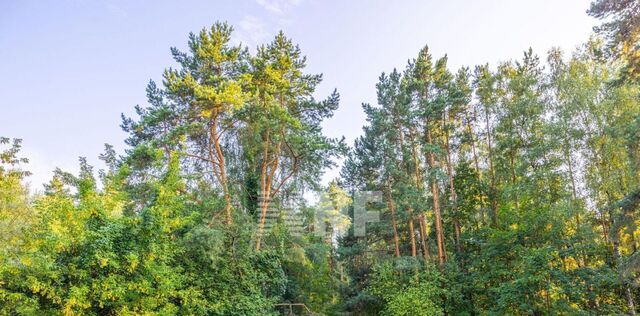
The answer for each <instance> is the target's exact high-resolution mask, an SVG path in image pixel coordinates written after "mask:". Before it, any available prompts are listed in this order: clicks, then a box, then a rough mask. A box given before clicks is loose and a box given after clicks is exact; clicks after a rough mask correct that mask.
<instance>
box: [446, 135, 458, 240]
mask: <svg viewBox="0 0 640 316" xmlns="http://www.w3.org/2000/svg"><path fill="white" fill-rule="evenodd" d="M444 139H445V143H444V146H445V150H446V152H447V159H446V162H447V176H448V178H449V190H450V194H451V202H452V204H453V205H452V206H451V209H452V210H453V230H454V238H455V246H456V251H458V252H461V251H462V245H461V243H460V234H461V232H460V220H459V218H458V217H459V214H458V196H457V194H456V188H455V185H454V184H453V166H452V165H453V161H452V160H451V159H452V158H451V146H450V145H449V130H448V129H445V132H444Z"/></svg>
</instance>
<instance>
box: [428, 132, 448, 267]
mask: <svg viewBox="0 0 640 316" xmlns="http://www.w3.org/2000/svg"><path fill="white" fill-rule="evenodd" d="M426 129H427V144H428V145H429V146H433V139H432V137H431V129H430V128H429V126H428V125H427V126H426ZM427 158H428V161H429V167H430V169H431V172H432V173H433V171H434V170H435V168H436V161H435V155H434V154H433V151H432V150H429V152H428V153H427ZM431 195H432V197H433V211H434V213H435V222H436V242H437V245H438V262H439V263H440V265H442V264H444V262H445V261H446V260H447V254H446V250H445V244H444V243H445V242H444V233H443V229H442V213H441V211H440V192H439V189H438V183H437V181H436V178H435V175H432V177H431Z"/></svg>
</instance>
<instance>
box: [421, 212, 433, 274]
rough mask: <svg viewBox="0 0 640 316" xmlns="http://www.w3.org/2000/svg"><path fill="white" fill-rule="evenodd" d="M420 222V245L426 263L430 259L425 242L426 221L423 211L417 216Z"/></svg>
mask: <svg viewBox="0 0 640 316" xmlns="http://www.w3.org/2000/svg"><path fill="white" fill-rule="evenodd" d="M418 219H419V223H420V245H421V246H422V256H423V257H424V262H425V263H427V262H429V261H431V254H430V253H429V245H428V244H427V222H426V220H425V218H424V213H421V214H420V215H419V216H418Z"/></svg>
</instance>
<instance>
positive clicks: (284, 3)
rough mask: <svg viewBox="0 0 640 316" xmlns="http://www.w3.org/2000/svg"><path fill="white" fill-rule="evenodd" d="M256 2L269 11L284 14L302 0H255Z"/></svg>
mask: <svg viewBox="0 0 640 316" xmlns="http://www.w3.org/2000/svg"><path fill="white" fill-rule="evenodd" d="M256 2H257V3H258V5H260V6H261V7H263V8H264V9H265V10H267V11H269V12H271V13H274V14H277V15H284V14H287V13H288V12H289V11H290V10H291V9H292V8H294V7H296V6H298V5H299V4H300V3H301V2H302V0H256Z"/></svg>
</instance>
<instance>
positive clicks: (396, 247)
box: [386, 182, 400, 258]
mask: <svg viewBox="0 0 640 316" xmlns="http://www.w3.org/2000/svg"><path fill="white" fill-rule="evenodd" d="M386 191H387V207H388V208H389V211H390V212H391V226H392V227H393V245H394V253H395V256H396V258H399V257H400V238H399V237H398V223H397V221H396V206H395V204H394V203H393V199H392V197H391V188H390V186H389V182H387V190H386Z"/></svg>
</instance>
